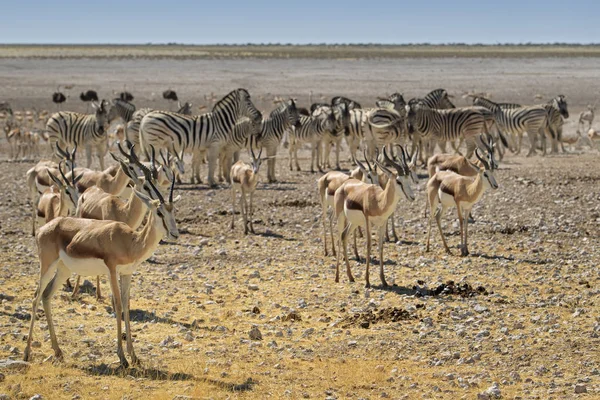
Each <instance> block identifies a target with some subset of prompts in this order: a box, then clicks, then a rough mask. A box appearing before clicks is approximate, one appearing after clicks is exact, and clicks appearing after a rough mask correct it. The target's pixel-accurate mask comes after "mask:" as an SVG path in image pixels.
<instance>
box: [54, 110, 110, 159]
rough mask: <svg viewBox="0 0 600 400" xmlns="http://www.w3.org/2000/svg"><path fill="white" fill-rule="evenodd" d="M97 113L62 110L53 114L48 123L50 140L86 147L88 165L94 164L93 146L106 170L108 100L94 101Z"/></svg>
mask: <svg viewBox="0 0 600 400" xmlns="http://www.w3.org/2000/svg"><path fill="white" fill-rule="evenodd" d="M91 104H92V107H93V108H94V109H95V110H96V113H95V114H79V113H76V112H69V111H60V112H57V113H54V114H52V116H51V117H50V118H49V119H48V122H47V124H46V130H47V131H48V136H49V140H50V141H51V142H52V143H55V142H58V143H59V144H60V146H61V147H67V146H75V145H76V144H78V145H79V146H83V147H85V153H86V157H87V167H88V168H89V167H90V166H91V165H92V148H95V149H96V155H97V156H98V160H99V162H100V169H102V170H104V156H105V155H106V153H107V151H108V135H107V134H106V129H107V127H108V110H107V109H106V107H107V106H108V102H107V101H106V100H102V101H101V102H100V103H96V102H92V103H91Z"/></svg>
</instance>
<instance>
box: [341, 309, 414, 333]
mask: <svg viewBox="0 0 600 400" xmlns="http://www.w3.org/2000/svg"><path fill="white" fill-rule="evenodd" d="M416 318H417V316H416V315H415V314H413V313H411V312H409V311H407V310H405V309H402V308H398V307H388V308H382V309H380V310H369V311H366V312H362V313H354V314H352V315H348V316H346V317H345V318H344V319H343V320H342V321H341V323H340V326H341V327H342V328H350V327H361V328H364V329H368V328H369V327H370V326H371V325H372V324H376V323H378V322H382V323H390V322H400V321H408V320H411V319H416Z"/></svg>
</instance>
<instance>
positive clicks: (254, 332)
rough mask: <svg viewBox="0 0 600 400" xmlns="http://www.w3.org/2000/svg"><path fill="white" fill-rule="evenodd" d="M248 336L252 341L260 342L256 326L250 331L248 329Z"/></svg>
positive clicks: (260, 336)
mask: <svg viewBox="0 0 600 400" xmlns="http://www.w3.org/2000/svg"><path fill="white" fill-rule="evenodd" d="M248 335H249V336H250V339H252V340H262V333H261V332H260V330H259V329H258V326H253V327H252V329H250V332H248Z"/></svg>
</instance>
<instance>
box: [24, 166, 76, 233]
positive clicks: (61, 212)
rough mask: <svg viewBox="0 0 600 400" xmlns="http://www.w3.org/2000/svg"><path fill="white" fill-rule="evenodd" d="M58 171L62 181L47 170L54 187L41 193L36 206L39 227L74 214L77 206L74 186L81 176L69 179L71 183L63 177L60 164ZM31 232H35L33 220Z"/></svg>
mask: <svg viewBox="0 0 600 400" xmlns="http://www.w3.org/2000/svg"><path fill="white" fill-rule="evenodd" d="M58 170H59V171H60V174H61V176H62V178H63V180H64V181H61V180H60V179H59V178H57V177H56V176H54V175H53V174H52V172H50V170H49V169H48V170H47V173H48V176H50V179H52V181H53V182H54V185H53V186H52V187H50V188H48V189H46V190H45V191H44V193H42V196H41V197H40V200H39V202H38V204H37V220H38V223H39V224H40V226H42V225H44V224H46V223H48V222H50V221H52V220H53V219H54V218H57V217H65V216H67V215H69V214H70V215H74V214H75V207H76V206H77V201H78V197H79V193H78V192H77V189H76V188H75V185H76V183H77V180H78V179H80V178H81V175H80V176H78V177H77V178H71V181H69V180H67V178H66V177H65V174H64V173H63V170H62V167H61V166H60V164H59V166H58ZM72 176H74V175H72ZM33 231H35V219H34V222H33Z"/></svg>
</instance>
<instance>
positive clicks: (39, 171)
mask: <svg viewBox="0 0 600 400" xmlns="http://www.w3.org/2000/svg"><path fill="white" fill-rule="evenodd" d="M56 151H57V155H58V157H60V158H62V159H63V160H64V162H65V167H66V168H68V169H70V170H71V171H73V168H74V166H75V153H76V152H77V145H75V148H74V149H73V151H72V152H70V153H69V151H68V149H67V151H64V150H63V149H61V148H60V146H58V144H57V145H56ZM48 171H50V172H52V174H53V175H54V176H57V175H59V174H60V171H59V169H58V164H57V163H55V162H54V161H49V160H44V161H40V162H38V163H37V164H36V165H35V166H34V167H33V168H30V169H29V170H28V171H27V174H26V179H27V188H28V190H29V197H30V200H31V206H32V212H33V213H32V231H31V234H32V235H33V236H35V221H36V218H37V206H38V202H39V199H40V195H41V194H42V193H43V192H44V191H45V190H46V189H48V188H49V187H50V186H52V180H51V178H50V175H48ZM75 173H76V174H77V172H75ZM71 175H72V174H71ZM67 181H68V180H67Z"/></svg>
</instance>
